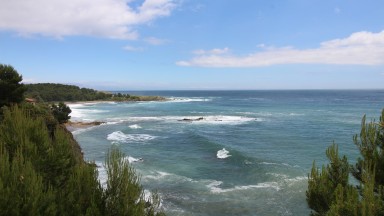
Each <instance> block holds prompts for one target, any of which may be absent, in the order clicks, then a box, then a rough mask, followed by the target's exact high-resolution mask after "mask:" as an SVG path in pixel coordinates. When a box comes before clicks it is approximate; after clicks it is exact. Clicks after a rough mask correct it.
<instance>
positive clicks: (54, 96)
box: [26, 83, 112, 102]
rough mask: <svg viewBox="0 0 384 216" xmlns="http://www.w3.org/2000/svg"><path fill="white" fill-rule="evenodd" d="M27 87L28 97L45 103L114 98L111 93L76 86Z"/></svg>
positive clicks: (52, 84)
mask: <svg viewBox="0 0 384 216" xmlns="http://www.w3.org/2000/svg"><path fill="white" fill-rule="evenodd" d="M26 87H27V92H26V96H27V97H31V98H37V99H38V98H40V100H43V101H45V102H52V101H92V100H108V99H110V98H111V96H112V94H110V93H106V92H100V91H96V90H93V89H88V88H80V87H78V86H74V85H63V84H54V83H38V84H28V85H26Z"/></svg>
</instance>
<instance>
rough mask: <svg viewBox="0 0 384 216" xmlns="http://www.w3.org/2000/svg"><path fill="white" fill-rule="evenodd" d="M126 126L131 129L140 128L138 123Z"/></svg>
mask: <svg viewBox="0 0 384 216" xmlns="http://www.w3.org/2000/svg"><path fill="white" fill-rule="evenodd" d="M128 127H129V128H131V129H140V128H141V127H140V125H138V124H134V125H129V126H128Z"/></svg>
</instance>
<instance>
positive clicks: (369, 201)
mask: <svg viewBox="0 0 384 216" xmlns="http://www.w3.org/2000/svg"><path fill="white" fill-rule="evenodd" d="M353 140H354V143H355V145H356V146H357V147H358V149H359V150H360V154H361V157H360V158H358V160H357V163H356V164H355V165H354V166H353V165H350V164H349V163H348V160H347V157H346V156H343V157H340V156H339V153H338V147H337V145H335V144H333V145H332V146H330V147H329V148H328V149H327V151H326V155H327V157H328V159H329V161H330V163H329V164H328V165H326V166H323V167H322V169H321V170H319V169H318V168H317V167H316V164H315V162H314V163H313V167H312V170H311V173H310V175H309V179H308V190H307V192H306V195H307V203H308V206H309V207H310V208H311V209H312V210H313V211H312V212H311V215H343V216H344V215H366V216H374V215H384V110H383V111H382V114H381V117H380V121H379V122H375V121H372V122H370V123H366V119H365V116H364V117H363V120H362V123H361V132H360V136H357V135H356V136H354V139H353ZM350 174H352V176H353V177H354V178H355V180H356V181H358V182H359V185H356V186H355V185H353V184H351V181H350V179H349V178H350V176H351V175H350Z"/></svg>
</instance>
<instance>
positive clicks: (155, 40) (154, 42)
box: [144, 37, 168, 45]
mask: <svg viewBox="0 0 384 216" xmlns="http://www.w3.org/2000/svg"><path fill="white" fill-rule="evenodd" d="M144 41H145V42H147V43H149V44H151V45H162V44H165V43H167V42H168V40H164V39H160V38H155V37H148V38H145V39H144Z"/></svg>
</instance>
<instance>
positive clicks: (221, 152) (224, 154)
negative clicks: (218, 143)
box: [216, 148, 232, 159]
mask: <svg viewBox="0 0 384 216" xmlns="http://www.w3.org/2000/svg"><path fill="white" fill-rule="evenodd" d="M231 156H232V155H229V151H228V150H226V149H225V148H223V149H221V150H219V151H217V154H216V157H217V158H219V159H225V158H228V157H231Z"/></svg>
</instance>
